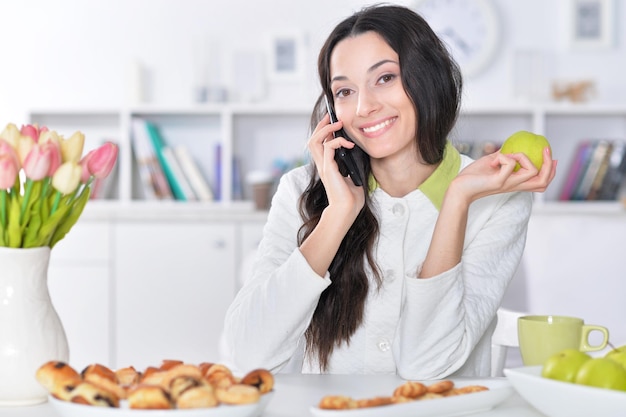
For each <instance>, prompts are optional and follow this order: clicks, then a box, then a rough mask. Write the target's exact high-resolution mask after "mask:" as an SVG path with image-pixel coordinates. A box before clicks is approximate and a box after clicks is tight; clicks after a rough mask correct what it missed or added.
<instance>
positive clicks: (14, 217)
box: [7, 198, 22, 248]
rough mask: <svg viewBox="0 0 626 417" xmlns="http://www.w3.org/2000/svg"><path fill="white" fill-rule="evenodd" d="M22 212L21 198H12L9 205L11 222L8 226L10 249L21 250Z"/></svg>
mask: <svg viewBox="0 0 626 417" xmlns="http://www.w3.org/2000/svg"><path fill="white" fill-rule="evenodd" d="M20 212H21V207H20V198H12V199H11V203H10V204H9V221H8V224H7V241H8V242H7V243H8V244H9V247H10V248H19V247H21V246H22V227H21V226H20Z"/></svg>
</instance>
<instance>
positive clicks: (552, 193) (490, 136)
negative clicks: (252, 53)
mask: <svg viewBox="0 0 626 417" xmlns="http://www.w3.org/2000/svg"><path fill="white" fill-rule="evenodd" d="M311 110H312V105H311V106H308V105H304V104H295V105H291V104H286V105H280V104H276V103H259V104H236V103H233V104H203V105H189V106H156V105H142V106H133V107H125V108H119V109H112V108H99V107H93V108H84V107H82V108H65V109H35V110H32V111H31V112H30V119H31V122H37V123H39V124H45V125H48V126H49V127H50V128H52V129H54V130H57V131H58V132H59V133H62V134H64V135H70V134H71V133H73V131H75V130H81V131H83V132H84V133H85V135H86V138H87V142H86V146H90V147H95V146H96V144H97V142H98V141H100V140H102V139H105V138H106V139H115V140H116V141H117V142H118V143H119V146H120V160H119V175H118V183H117V187H116V188H117V191H116V193H115V195H114V198H113V201H111V202H104V205H103V207H107V208H106V209H105V210H113V209H123V208H124V207H127V206H134V205H138V207H143V208H144V209H149V210H150V211H152V210H159V209H158V208H157V207H161V206H167V204H169V203H170V202H156V203H155V202H152V203H150V204H146V202H145V201H141V200H140V199H139V198H140V195H139V194H140V193H139V191H138V189H137V186H136V184H137V180H136V178H137V174H136V169H135V167H134V163H133V158H132V146H131V134H130V120H131V119H132V117H145V118H148V119H151V120H153V121H154V122H155V123H157V125H159V127H160V128H161V129H162V131H163V134H164V136H165V139H166V141H168V142H171V143H174V144H176V143H184V144H185V145H187V146H189V147H190V149H191V150H192V152H193V153H194V157H195V158H196V159H197V160H198V161H199V162H200V164H201V166H202V169H203V173H204V174H205V176H206V177H207V179H208V180H209V182H212V183H213V184H212V185H213V186H214V187H216V186H217V184H216V181H217V180H216V177H217V175H216V173H215V162H214V160H213V158H214V155H213V152H214V148H215V146H217V144H219V145H221V148H222V171H221V173H220V177H221V182H220V184H219V187H220V188H221V190H222V199H221V201H219V202H216V203H211V204H200V205H195V207H202V209H203V210H218V209H219V208H220V207H232V204H233V203H240V200H239V198H238V196H235V195H233V176H232V169H233V166H232V161H233V157H234V156H237V157H238V158H239V162H240V165H241V173H240V174H241V177H242V179H243V178H245V174H246V172H248V171H250V170H258V169H266V170H271V169H272V164H274V163H275V160H278V159H283V160H285V161H293V160H294V159H297V158H301V159H302V160H306V151H305V146H306V141H307V140H308V134H309V122H310V113H311ZM517 130H531V131H534V132H536V133H540V134H543V135H546V137H548V139H549V140H550V142H551V144H552V148H553V154H554V157H555V158H557V159H558V160H559V164H560V165H559V169H558V171H557V177H556V178H555V180H554V182H553V184H552V185H551V187H550V189H548V190H547V191H546V193H545V194H542V195H539V197H538V202H539V203H544V207H542V208H540V209H539V208H538V210H552V211H560V212H563V211H567V212H582V211H581V209H579V207H580V206H583V207H585V208H584V209H582V210H583V211H587V210H589V211H591V212H596V211H597V210H598V207H601V206H603V205H602V204H600V205H598V204H596V203H593V204H591V205H587V204H588V203H579V202H575V203H569V202H563V203H562V202H559V203H556V201H557V200H558V194H559V191H560V188H561V187H562V184H563V182H564V178H565V176H566V172H567V169H568V168H569V164H570V162H571V160H572V158H573V156H574V152H575V148H576V145H577V143H578V142H579V141H580V140H583V139H588V138H609V139H622V140H623V139H626V106H621V105H596V104H571V103H546V104H538V105H530V104H523V103H507V104H498V103H495V104H492V105H477V106H467V107H463V108H462V112H461V115H460V117H459V121H458V123H457V126H456V127H455V129H454V130H453V132H452V134H451V139H452V140H456V139H466V140H477V141H478V140H480V141H493V142H502V141H503V140H504V139H506V138H507V137H508V136H509V135H510V134H512V133H514V132H515V131H517ZM242 186H243V197H244V201H245V203H243V204H244V206H246V207H251V205H250V204H249V190H247V188H246V185H245V183H244V184H242ZM553 202H554V204H553ZM94 203H96V204H97V205H100V204H101V202H94ZM166 203H167V204H166ZM185 204H186V203H185ZM246 204H247V205H246ZM180 205H181V204H180V203H173V206H172V207H176V211H178V210H179V208H178V207H179V206H180ZM183 205H184V204H183ZM608 205H609V206H615V207H619V208H620V209H621V205H620V204H617V203H615V204H613V203H608ZM190 206H194V205H190ZM552 206H553V207H554V208H548V207H552ZM601 210H603V209H601Z"/></svg>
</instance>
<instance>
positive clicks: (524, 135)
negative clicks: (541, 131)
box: [500, 130, 552, 171]
mask: <svg viewBox="0 0 626 417" xmlns="http://www.w3.org/2000/svg"><path fill="white" fill-rule="evenodd" d="M545 148H550V142H548V140H547V139H546V138H545V137H544V136H541V135H536V134H534V133H532V132H527V131H525V130H520V131H519V132H515V133H513V134H512V135H511V136H509V137H508V139H507V140H505V141H504V143H503V144H502V147H500V152H501V153H503V154H511V153H520V152H521V153H523V154H525V155H526V156H527V157H528V159H530V162H532V163H533V165H534V166H536V167H537V169H541V166H542V165H543V150H544V149H545ZM550 150H552V148H550ZM520 168H521V166H520V164H515V168H514V169H513V171H519V169H520Z"/></svg>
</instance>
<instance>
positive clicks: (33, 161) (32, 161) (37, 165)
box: [23, 144, 51, 181]
mask: <svg viewBox="0 0 626 417" xmlns="http://www.w3.org/2000/svg"><path fill="white" fill-rule="evenodd" d="M46 148H47V149H48V150H45V149H44V148H43V147H42V146H39V144H35V146H33V148H32V149H31V150H30V152H29V153H28V155H26V158H25V159H24V167H23V168H24V174H26V178H28V179H31V180H33V181H39V180H42V179H44V178H45V177H46V176H47V175H48V172H49V171H50V162H51V161H50V159H51V152H50V150H49V149H50V148H49V147H46Z"/></svg>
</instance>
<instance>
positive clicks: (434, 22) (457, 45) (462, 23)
mask: <svg viewBox="0 0 626 417" xmlns="http://www.w3.org/2000/svg"><path fill="white" fill-rule="evenodd" d="M414 10H415V11H416V12H417V13H419V14H420V15H421V16H422V17H424V19H426V21H427V22H428V24H429V25H430V26H431V27H432V28H433V30H434V31H435V33H437V35H438V36H439V37H440V38H441V40H443V41H444V42H445V43H446V45H448V48H449V50H450V52H451V54H452V56H453V57H454V59H455V60H456V61H457V63H458V64H459V65H460V67H461V70H462V71H463V75H464V76H465V77H474V76H476V75H478V74H480V73H481V72H482V71H484V70H485V69H486V68H487V67H488V65H489V64H490V63H491V62H492V61H493V58H494V56H495V54H496V50H497V48H498V39H499V37H500V25H499V22H498V13H497V11H496V9H495V7H494V5H493V3H492V2H491V1H490V0H417V1H415V7H414Z"/></svg>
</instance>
